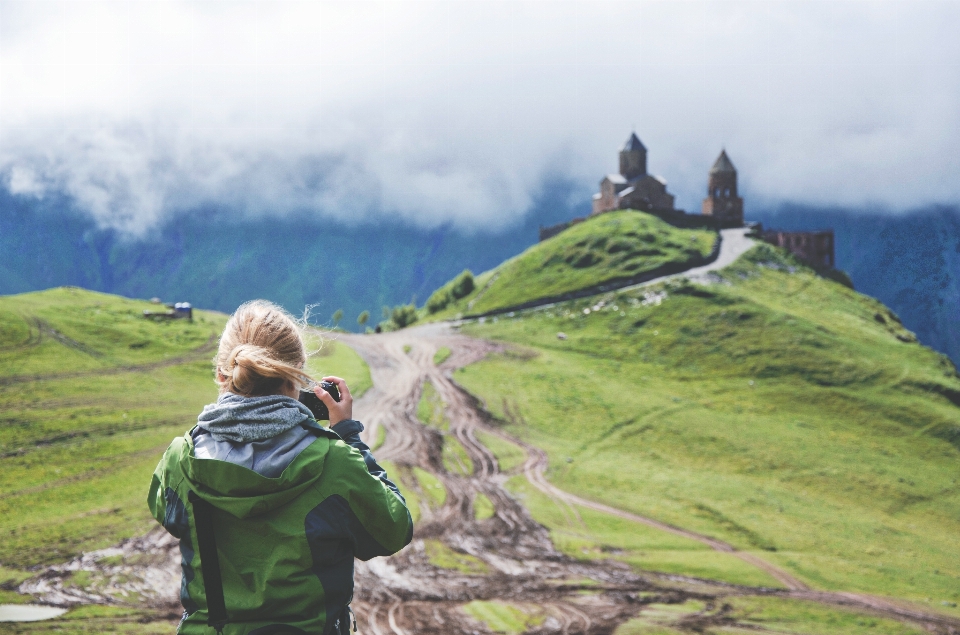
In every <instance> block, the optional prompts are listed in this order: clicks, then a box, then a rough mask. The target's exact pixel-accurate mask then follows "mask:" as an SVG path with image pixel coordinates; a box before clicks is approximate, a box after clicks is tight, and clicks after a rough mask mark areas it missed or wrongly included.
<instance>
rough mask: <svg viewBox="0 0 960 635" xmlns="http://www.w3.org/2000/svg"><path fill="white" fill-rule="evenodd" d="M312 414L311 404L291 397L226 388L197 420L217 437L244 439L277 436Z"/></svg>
mask: <svg viewBox="0 0 960 635" xmlns="http://www.w3.org/2000/svg"><path fill="white" fill-rule="evenodd" d="M312 418H313V415H312V414H311V412H310V409H309V408H307V407H306V406H304V405H303V404H302V403H300V402H299V401H297V400H296V399H291V398H290V397H284V396H283V395H267V396H265V397H242V396H240V395H235V394H233V393H230V392H225V393H223V394H222V395H220V397H219V398H218V399H217V403H212V404H209V405H207V406H204V407H203V412H201V413H200V416H199V417H197V423H198V424H199V425H200V427H201V428H204V429H205V430H207V431H209V432H210V434H211V435H212V436H213V438H214V439H216V440H217V441H233V442H236V443H245V442H248V441H262V440H264V439H269V438H271V437H275V436H277V435H278V434H281V433H283V432H286V431H287V430H291V429H293V428H295V427H297V426H298V425H300V424H301V423H303V422H304V421H306V420H307V419H312Z"/></svg>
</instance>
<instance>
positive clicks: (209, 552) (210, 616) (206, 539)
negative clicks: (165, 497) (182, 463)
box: [188, 490, 230, 633]
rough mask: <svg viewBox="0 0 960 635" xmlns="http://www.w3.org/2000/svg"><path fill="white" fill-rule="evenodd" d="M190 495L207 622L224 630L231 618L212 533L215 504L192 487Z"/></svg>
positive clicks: (215, 541)
mask: <svg viewBox="0 0 960 635" xmlns="http://www.w3.org/2000/svg"><path fill="white" fill-rule="evenodd" d="M188 498H189V499H190V504H191V505H193V520H194V523H195V524H196V527H197V548H198V550H199V551H200V570H201V571H203V587H204V591H205V592H206V595H207V625H208V626H212V627H213V628H215V629H216V630H217V633H221V632H223V627H224V626H225V625H226V624H227V622H229V621H230V618H229V617H227V605H226V603H225V602H224V601H223V579H222V578H221V577H220V558H219V556H218V555H217V539H216V538H215V537H214V534H213V505H211V504H210V503H208V502H207V501H205V500H203V499H202V498H200V497H199V496H197V494H196V492H194V491H193V490H190V494H189V495H188Z"/></svg>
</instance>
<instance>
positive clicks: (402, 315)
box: [390, 302, 418, 329]
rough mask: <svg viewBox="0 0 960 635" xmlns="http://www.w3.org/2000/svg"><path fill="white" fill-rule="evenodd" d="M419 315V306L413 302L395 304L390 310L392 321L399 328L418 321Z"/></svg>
mask: <svg viewBox="0 0 960 635" xmlns="http://www.w3.org/2000/svg"><path fill="white" fill-rule="evenodd" d="M417 317H418V316H417V307H416V306H415V305H414V304H413V303H412V302H411V303H410V304H401V305H399V306H395V307H393V311H391V312H390V321H391V322H393V324H394V326H396V327H397V328H398V329H402V328H404V327H406V326H410V325H411V324H413V323H414V322H416V321H417Z"/></svg>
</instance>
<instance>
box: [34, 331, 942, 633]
mask: <svg viewBox="0 0 960 635" xmlns="http://www.w3.org/2000/svg"><path fill="white" fill-rule="evenodd" d="M341 339H342V341H344V342H345V343H347V344H348V345H350V346H351V347H353V348H354V349H355V350H357V352H359V353H360V354H361V355H362V356H363V358H364V359H365V360H366V361H367V363H368V364H369V366H370V371H371V374H372V377H373V382H374V386H373V388H372V389H370V390H369V391H368V392H367V393H366V394H365V395H364V396H363V398H362V399H360V400H358V401H357V403H356V405H355V411H354V412H355V416H356V417H357V418H358V419H360V420H361V421H363V422H364V424H365V425H366V426H367V430H366V432H365V433H364V434H365V436H366V440H367V442H368V443H370V444H371V445H372V444H373V441H374V440H375V439H377V438H378V434H379V433H378V428H379V427H380V426H382V427H383V428H384V429H385V430H386V438H385V442H384V444H383V445H382V446H381V447H380V448H378V449H377V451H376V453H375V454H376V456H377V458H378V459H381V460H389V461H391V462H393V463H394V464H395V465H397V466H398V468H399V469H400V472H401V474H399V475H396V474H394V475H391V476H394V477H396V476H400V477H402V476H403V473H404V470H409V469H410V468H412V467H414V466H416V467H419V468H422V469H425V470H427V471H429V472H431V473H433V474H434V475H435V476H436V477H437V478H438V479H439V480H440V481H441V482H442V484H443V486H444V487H445V488H446V492H447V494H446V501H445V502H444V504H443V505H442V506H440V507H439V508H436V509H431V508H429V507H428V506H426V505H422V506H421V518H420V521H419V522H418V524H417V527H416V531H415V535H414V541H413V542H412V543H411V545H410V546H408V547H407V548H406V549H404V550H403V551H401V552H400V553H399V554H397V555H395V556H393V557H390V558H377V559H374V560H372V561H370V562H367V563H362V562H358V563H357V573H356V579H357V592H356V597H355V601H354V605H353V606H354V609H355V611H356V613H357V621H358V624H359V627H360V632H361V633H372V634H374V635H388V634H395V635H413V634H415V633H416V634H420V633H423V634H433V633H445V634H451V635H452V634H461V633H462V634H473V633H489V632H490V630H489V628H488V627H487V626H486V625H485V624H484V623H482V622H479V621H477V620H475V619H473V618H471V617H470V616H468V614H467V613H466V612H464V610H463V606H464V604H466V603H468V602H470V601H473V600H505V601H509V602H511V603H513V604H515V605H517V606H520V607H524V609H525V611H526V612H527V613H528V614H529V615H531V616H532V617H533V618H534V619H531V620H530V625H529V627H528V630H527V632H528V633H563V634H569V635H574V634H577V635H579V634H583V635H587V634H590V635H600V634H604V633H613V632H614V631H615V630H616V628H617V627H618V626H619V625H621V624H623V623H624V622H626V621H627V620H629V619H631V618H633V617H635V616H637V615H649V616H650V619H652V620H653V621H657V620H658V619H662V620H665V623H669V624H670V625H671V626H672V627H673V628H677V629H680V630H683V631H689V632H704V630H705V629H708V628H709V627H710V626H711V625H717V626H719V625H725V626H737V625H738V624H737V623H736V619H735V618H734V617H733V616H732V615H731V612H730V610H729V605H728V604H726V602H725V599H726V598H729V597H731V596H735V595H746V594H749V595H757V594H771V595H778V596H783V597H791V598H797V599H806V600H814V601H818V602H823V603H825V604H831V605H839V606H849V607H855V608H858V609H860V610H865V611H868V612H871V613H874V614H877V615H882V616H885V617H890V618H895V619H899V620H901V621H904V622H908V623H913V624H918V625H922V626H923V627H925V628H926V629H927V630H928V631H930V632H933V633H941V634H944V635H946V634H957V633H960V621H958V620H954V619H951V618H948V617H943V616H939V615H934V614H927V613H923V612H920V611H917V610H916V609H913V608H911V607H908V606H901V605H898V604H896V603H893V602H891V601H889V600H886V599H881V598H874V597H870V596H865V595H857V594H849V593H830V592H822V591H814V590H811V589H809V588H808V587H807V586H806V585H805V584H803V583H802V582H801V581H800V580H797V579H796V578H795V577H794V576H792V575H791V574H790V573H789V572H787V571H784V570H782V569H780V568H778V567H776V566H774V565H772V564H771V563H768V562H766V561H764V560H762V559H760V558H758V557H756V556H753V555H752V554H744V553H740V552H737V551H736V550H735V549H734V548H733V547H732V546H731V545H728V544H726V543H724V542H722V541H719V540H716V539H713V538H710V537H709V536H702V535H699V534H695V533H692V532H689V531H686V530H683V529H681V528H677V527H672V526H669V525H665V524H663V523H660V522H658V521H656V520H654V519H649V518H644V517H642V516H637V515H635V514H631V513H628V512H624V511H622V510H618V509H615V508H611V507H608V506H605V505H602V504H599V503H595V502H593V501H588V500H584V499H580V498H578V497H576V496H574V495H572V494H570V493H568V492H564V491H562V490H560V489H558V488H556V487H555V486H553V485H551V484H550V483H549V482H548V481H547V480H546V479H545V477H544V472H545V469H546V467H547V457H546V455H545V454H544V453H543V452H542V451H540V450H538V449H536V448H533V447H529V446H526V445H524V444H522V443H520V442H519V441H517V440H516V439H512V438H510V437H507V436H506V435H505V433H504V432H503V431H502V430H501V428H500V427H499V426H497V425H495V423H496V422H494V421H492V420H491V419H490V417H489V416H488V415H487V414H486V413H485V412H484V411H483V409H482V407H481V406H480V405H479V404H478V403H477V402H476V401H475V400H474V399H473V398H472V397H471V396H470V395H468V394H467V393H465V392H464V391H462V390H461V389H460V388H459V387H458V386H457V385H456V384H455V383H454V382H453V381H452V379H451V377H450V373H451V371H453V370H454V369H456V368H458V367H461V366H465V365H467V364H470V363H473V362H475V361H477V360H479V359H482V358H483V357H484V356H485V355H487V354H489V353H490V352H491V351H494V350H496V349H497V348H498V345H497V344H494V343H490V342H485V341H482V340H477V339H473V338H469V337H466V336H463V335H460V334H458V333H456V332H455V331H454V330H453V329H452V328H451V327H449V326H445V325H428V326H423V327H418V328H416V329H407V330H404V331H401V332H398V333H386V334H381V335H374V336H357V335H343V336H341ZM440 347H447V348H449V349H450V350H451V351H452V355H451V356H450V357H449V358H448V359H447V360H446V361H445V362H443V364H441V365H440V366H439V367H438V366H436V365H434V361H433V359H434V354H435V353H436V351H437V350H438V349H439V348H440ZM427 380H429V381H430V382H431V383H432V384H433V386H434V387H435V388H436V390H437V392H438V394H439V395H440V397H441V398H442V400H443V402H444V404H445V407H446V415H447V417H448V419H449V421H450V430H449V434H452V435H454V436H455V437H456V438H457V439H458V440H459V441H460V443H462V444H463V447H464V448H465V449H466V451H467V453H468V454H469V456H470V459H471V460H472V462H473V468H474V469H473V473H472V474H470V475H458V474H453V473H449V472H447V471H446V470H445V469H444V465H443V461H442V458H441V449H442V436H441V434H440V432H439V431H437V430H436V429H433V428H429V427H427V426H424V425H423V424H422V423H421V422H420V421H418V420H417V415H416V411H417V404H418V402H419V399H420V394H421V390H422V386H423V384H424V382H425V381H427ZM478 430H483V431H485V432H488V433H490V434H494V435H499V436H501V437H503V438H507V439H509V440H510V441H512V442H514V443H518V444H519V445H521V446H522V447H524V448H525V450H526V452H527V457H526V461H525V463H524V464H523V466H522V467H521V468H519V471H520V472H521V473H522V474H524V475H525V476H526V478H527V479H528V480H529V481H530V482H531V484H533V485H534V486H535V487H537V488H538V489H539V490H540V491H542V492H543V493H545V494H546V495H548V496H550V497H552V498H553V499H554V500H556V501H557V502H558V503H559V504H561V505H566V506H569V508H570V509H571V510H572V513H574V514H575V513H576V511H575V510H574V509H573V507H572V505H573V504H576V505H581V506H585V507H588V508H592V509H597V510H600V511H604V512H607V513H611V514H616V515H618V516H620V517H622V518H626V519H628V520H632V521H634V522H638V523H644V524H647V525H650V526H653V527H656V528H658V529H661V530H663V531H669V532H672V533H676V534H679V535H683V536H685V537H687V538H692V539H694V540H698V541H700V542H703V543H704V544H707V545H708V546H710V547H711V548H713V549H717V550H720V551H726V552H730V553H732V554H733V555H736V556H738V557H740V558H741V559H743V560H744V561H746V562H748V563H750V564H752V565H754V566H758V567H760V568H762V569H763V570H765V571H767V572H768V573H769V574H771V575H772V576H773V577H774V578H776V579H777V580H778V581H779V582H781V583H782V584H783V585H784V587H785V588H786V590H783V589H780V590H775V589H761V588H749V587H740V586H733V585H725V584H721V583H717V582H711V581H705V580H697V579H693V578H682V577H678V576H668V575H664V574H656V573H642V572H637V571H635V570H632V569H631V568H629V567H628V566H627V565H624V564H621V563H617V562H611V561H609V560H604V561H598V562H583V561H578V560H574V559H572V558H569V557H567V556H565V555H563V554H561V553H560V552H558V551H557V550H556V548H555V547H554V545H553V544H552V542H551V540H550V536H549V533H548V532H547V530H546V529H545V528H544V527H542V526H541V525H539V524H538V523H536V522H535V521H534V520H533V519H532V518H531V517H530V515H529V513H528V512H527V510H526V509H525V508H524V507H523V506H522V505H521V504H520V502H519V501H517V500H516V499H515V498H513V497H512V496H511V495H510V494H509V493H508V492H507V491H506V490H505V489H504V487H503V484H504V482H505V481H506V478H507V475H505V474H503V473H502V472H501V470H500V467H499V465H498V464H497V460H496V458H495V457H494V455H493V453H492V452H491V451H490V450H489V449H487V448H486V447H485V446H484V445H483V444H482V443H480V442H479V441H478V440H477V437H476V432H477V431H478ZM414 482H415V481H413V480H412V479H410V480H409V482H408V485H410V484H411V483H414ZM480 493H482V494H484V495H485V496H486V497H487V498H489V500H490V501H491V502H492V503H493V505H494V508H495V511H494V515H493V517H492V518H488V519H485V520H480V521H478V520H476V519H475V514H474V509H473V506H474V501H475V499H476V496H477V495H478V494H480ZM423 498H424V499H426V498H427V497H426V496H424V497H423ZM424 540H437V541H440V542H442V543H443V544H445V545H447V546H448V547H450V548H451V549H452V550H454V551H455V552H459V553H462V554H469V555H471V556H473V557H475V558H476V559H478V560H479V561H482V563H483V564H484V565H485V566H484V569H485V570H486V572H485V573H480V572H473V573H462V572H460V571H457V570H453V569H443V568H438V567H436V566H434V565H432V564H431V563H430V561H429V559H428V557H427V553H426V549H425V543H424ZM78 573H81V574H82V575H81V576H79V577H81V578H82V579H83V580H84V584H83V585H78V584H75V581H76V580H77V579H78ZM179 575H180V572H179V551H178V548H177V544H176V541H175V540H173V539H172V538H171V537H169V536H167V535H166V534H165V533H163V532H162V530H159V529H158V530H155V531H153V532H151V533H150V534H148V535H147V536H144V537H141V538H137V539H133V540H129V541H125V542H124V543H122V544H121V545H118V546H117V547H115V548H112V549H106V550H102V551H98V552H93V553H88V554H85V555H84V556H83V557H82V558H80V559H77V560H75V561H73V562H70V563H67V564H65V565H59V566H55V567H51V568H49V569H47V570H45V571H44V572H43V573H41V574H40V575H38V576H36V577H34V578H32V579H30V580H27V581H26V582H24V583H23V584H22V585H21V586H20V589H19V590H20V591H21V592H24V593H30V594H32V595H34V596H36V597H37V598H38V599H40V600H42V601H44V602H48V603H52V604H58V605H70V604H77V603H98V604H120V605H140V606H143V605H151V606H156V607H158V608H167V609H169V610H170V611H171V612H173V611H176V610H177V608H178V604H177V594H178V592H179ZM691 600H696V601H699V602H698V603H697V604H696V607H697V608H696V609H691V610H690V611H687V612H683V611H679V612H676V613H668V614H663V617H662V618H661V617H657V616H658V615H660V614H661V613H663V612H662V611H661V612H660V613H658V612H657V610H656V606H662V605H663V604H673V605H680V604H684V603H687V602H689V601H691ZM690 606H693V605H692V604H691V605H690ZM739 626H741V627H743V628H745V629H747V630H749V631H751V632H759V633H762V632H772V631H765V629H764V628H763V627H762V626H760V625H758V624H756V623H750V624H739Z"/></svg>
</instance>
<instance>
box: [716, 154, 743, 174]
mask: <svg viewBox="0 0 960 635" xmlns="http://www.w3.org/2000/svg"><path fill="white" fill-rule="evenodd" d="M721 173H727V174H729V173H733V174H736V173H737V168H735V167H733V163H732V162H731V161H730V157H728V156H727V151H726V150H721V151H720V156H719V157H717V160H716V161H715V162H714V164H713V167H712V168H710V174H721Z"/></svg>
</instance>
